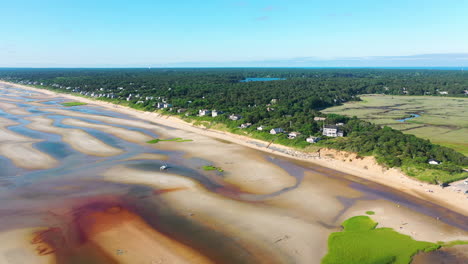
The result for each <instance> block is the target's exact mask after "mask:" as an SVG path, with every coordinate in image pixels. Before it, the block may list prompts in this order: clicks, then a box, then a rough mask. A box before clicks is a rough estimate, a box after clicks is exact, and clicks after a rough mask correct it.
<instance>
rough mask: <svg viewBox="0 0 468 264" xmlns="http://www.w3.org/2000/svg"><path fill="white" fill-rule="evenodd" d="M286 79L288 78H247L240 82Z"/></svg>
mask: <svg viewBox="0 0 468 264" xmlns="http://www.w3.org/2000/svg"><path fill="white" fill-rule="evenodd" d="M282 80H286V78H245V79H244V80H241V81H240V82H269V81H282Z"/></svg>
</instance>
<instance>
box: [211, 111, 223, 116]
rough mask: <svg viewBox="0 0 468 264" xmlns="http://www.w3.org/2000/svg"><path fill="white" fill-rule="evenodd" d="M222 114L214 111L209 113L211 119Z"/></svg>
mask: <svg viewBox="0 0 468 264" xmlns="http://www.w3.org/2000/svg"><path fill="white" fill-rule="evenodd" d="M222 113H223V112H222V111H216V110H213V111H212V112H211V116H212V117H217V116H218V115H220V114H222Z"/></svg>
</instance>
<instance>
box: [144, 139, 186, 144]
mask: <svg viewBox="0 0 468 264" xmlns="http://www.w3.org/2000/svg"><path fill="white" fill-rule="evenodd" d="M161 141H174V142H189V141H193V140H192V139H182V138H171V139H160V138H155V139H153V140H150V141H146V143H148V144H156V143H159V142H161Z"/></svg>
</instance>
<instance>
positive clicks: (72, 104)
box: [62, 102, 87, 107]
mask: <svg viewBox="0 0 468 264" xmlns="http://www.w3.org/2000/svg"><path fill="white" fill-rule="evenodd" d="M62 105H63V106H67V107H70V106H79V105H87V103H82V102H66V103H62Z"/></svg>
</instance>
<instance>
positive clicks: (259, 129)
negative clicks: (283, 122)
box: [257, 126, 265, 131]
mask: <svg viewBox="0 0 468 264" xmlns="http://www.w3.org/2000/svg"><path fill="white" fill-rule="evenodd" d="M264 128H265V127H264V126H259V127H257V130H258V131H262V130H263V129H264Z"/></svg>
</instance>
